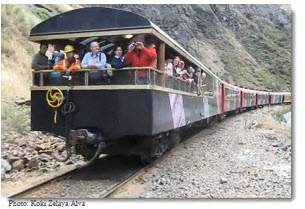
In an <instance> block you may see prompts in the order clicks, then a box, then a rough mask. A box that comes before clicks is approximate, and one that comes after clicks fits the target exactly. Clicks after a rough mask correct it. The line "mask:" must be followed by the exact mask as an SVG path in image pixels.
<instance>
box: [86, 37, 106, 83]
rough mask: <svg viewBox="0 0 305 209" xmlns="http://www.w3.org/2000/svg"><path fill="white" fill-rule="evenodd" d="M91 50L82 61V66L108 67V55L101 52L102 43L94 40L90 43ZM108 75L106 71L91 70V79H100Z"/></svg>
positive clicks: (93, 67)
mask: <svg viewBox="0 0 305 209" xmlns="http://www.w3.org/2000/svg"><path fill="white" fill-rule="evenodd" d="M90 50H91V52H87V53H86V54H85V56H84V58H83V61H82V68H88V69H102V68H105V67H106V62H107V58H106V55H105V54H104V53H102V52H100V45H99V43H98V42H96V41H93V42H91V43H90ZM102 77H106V72H105V71H93V72H89V79H94V80H98V79H101V78H102Z"/></svg>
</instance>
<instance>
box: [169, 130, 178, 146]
mask: <svg viewBox="0 0 305 209" xmlns="http://www.w3.org/2000/svg"><path fill="white" fill-rule="evenodd" d="M180 141H181V138H180V134H179V131H171V132H170V133H169V139H168V148H169V149H172V148H174V147H175V146H177V145H178V144H179V143H180Z"/></svg>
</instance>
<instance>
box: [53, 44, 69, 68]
mask: <svg viewBox="0 0 305 209" xmlns="http://www.w3.org/2000/svg"><path fill="white" fill-rule="evenodd" d="M49 51H50V52H51V53H52V58H51V63H52V66H54V64H57V63H58V62H59V61H61V60H63V59H65V56H66V54H65V52H64V51H63V50H62V49H61V46H60V45H59V44H53V45H50V47H49Z"/></svg>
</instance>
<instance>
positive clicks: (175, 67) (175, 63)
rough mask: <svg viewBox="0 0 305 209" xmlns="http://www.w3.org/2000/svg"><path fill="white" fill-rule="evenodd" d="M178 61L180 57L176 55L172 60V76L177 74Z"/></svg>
mask: <svg viewBox="0 0 305 209" xmlns="http://www.w3.org/2000/svg"><path fill="white" fill-rule="evenodd" d="M179 62H180V57H178V56H176V57H175V58H174V60H173V76H176V77H177V76H178V73H177V68H178V65H179Z"/></svg>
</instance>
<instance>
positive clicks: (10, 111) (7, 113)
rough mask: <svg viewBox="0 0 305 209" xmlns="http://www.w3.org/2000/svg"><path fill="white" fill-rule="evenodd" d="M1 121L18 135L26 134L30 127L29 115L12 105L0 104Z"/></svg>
mask: <svg viewBox="0 0 305 209" xmlns="http://www.w3.org/2000/svg"><path fill="white" fill-rule="evenodd" d="M1 120H2V121H4V122H6V123H7V124H8V126H9V127H11V128H13V129H15V130H16V131H17V132H18V133H20V134H24V133H27V132H28V131H29V130H28V129H29V127H30V122H29V121H30V115H29V114H28V113H27V112H26V111H25V110H24V109H23V108H22V107H18V106H16V105H14V104H13V103H8V102H1Z"/></svg>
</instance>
